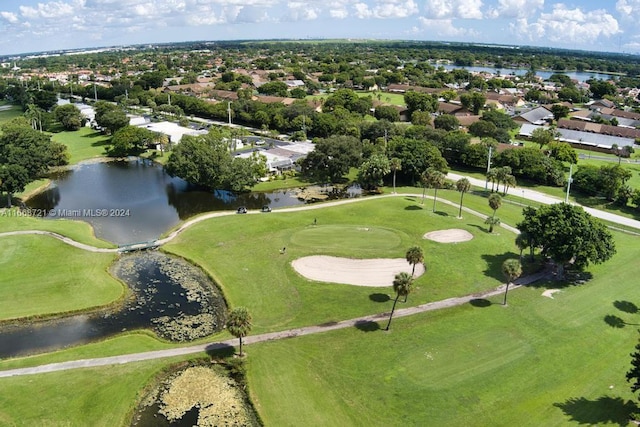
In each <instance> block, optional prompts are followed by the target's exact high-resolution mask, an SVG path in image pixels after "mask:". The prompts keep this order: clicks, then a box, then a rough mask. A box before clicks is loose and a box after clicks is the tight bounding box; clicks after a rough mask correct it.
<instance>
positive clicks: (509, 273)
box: [502, 258, 522, 305]
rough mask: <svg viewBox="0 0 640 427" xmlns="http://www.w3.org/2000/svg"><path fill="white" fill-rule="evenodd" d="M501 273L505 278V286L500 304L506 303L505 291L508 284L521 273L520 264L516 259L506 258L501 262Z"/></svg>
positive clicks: (507, 288)
mask: <svg viewBox="0 0 640 427" xmlns="http://www.w3.org/2000/svg"><path fill="white" fill-rule="evenodd" d="M502 274H504V277H505V278H506V279H507V287H506V288H505V291H504V301H502V305H507V292H509V285H510V284H511V283H513V281H514V280H516V279H517V278H518V277H520V275H521V274H522V264H520V260H517V259H514V258H512V259H507V260H505V261H504V262H503V263H502Z"/></svg>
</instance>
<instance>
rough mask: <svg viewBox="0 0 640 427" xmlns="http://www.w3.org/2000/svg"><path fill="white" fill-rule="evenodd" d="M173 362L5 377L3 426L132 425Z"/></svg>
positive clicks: (0, 413) (2, 381) (0, 398)
mask: <svg viewBox="0 0 640 427" xmlns="http://www.w3.org/2000/svg"><path fill="white" fill-rule="evenodd" d="M182 359H184V358H182ZM177 360H180V359H173V361H177ZM168 363H169V360H161V361H152V362H144V363H131V364H127V365H118V366H106V367H101V368H91V369H78V370H74V371H67V372H52V373H48V374H43V375H33V376H28V377H14V378H3V379H0V384H2V390H3V393H2V394H1V395H0V425H3V426H26V425H32V426H36V425H37V426H78V427H85V426H96V427H97V426H104V427H114V426H124V425H127V424H126V421H127V420H128V418H129V417H130V414H131V412H132V411H133V409H134V407H135V405H136V403H137V400H138V397H139V393H140V392H141V391H142V389H143V388H144V387H145V386H146V385H147V384H148V383H149V382H150V381H151V380H152V379H153V378H154V377H155V375H156V374H158V373H159V372H160V370H161V369H162V368H163V367H164V366H167V365H168Z"/></svg>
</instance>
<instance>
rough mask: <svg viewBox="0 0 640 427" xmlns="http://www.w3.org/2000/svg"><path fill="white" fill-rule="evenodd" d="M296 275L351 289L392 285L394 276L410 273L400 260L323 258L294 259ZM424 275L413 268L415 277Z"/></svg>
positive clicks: (293, 264)
mask: <svg viewBox="0 0 640 427" xmlns="http://www.w3.org/2000/svg"><path fill="white" fill-rule="evenodd" d="M291 265H292V266H293V269H294V270H296V271H297V272H298V273H300V275H302V276H304V277H306V278H307V279H310V280H316V281H318V282H330V283H344V284H347V285H355V286H371V287H385V286H392V285H393V279H394V277H395V275H396V274H398V273H401V272H403V271H404V272H407V273H409V274H411V270H412V268H413V267H412V266H411V264H409V263H408V262H407V260H406V259H404V258H394V259H390V258H376V259H351V258H339V257H332V256H326V255H314V256H308V257H303V258H298V259H296V260H294V261H292V262H291ZM423 274H424V266H423V265H422V264H418V265H416V271H415V276H416V277H418V276H421V275H423Z"/></svg>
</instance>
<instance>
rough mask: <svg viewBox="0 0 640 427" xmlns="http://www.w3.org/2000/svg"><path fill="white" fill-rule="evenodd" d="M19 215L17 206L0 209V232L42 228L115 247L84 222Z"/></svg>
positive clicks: (90, 242)
mask: <svg viewBox="0 0 640 427" xmlns="http://www.w3.org/2000/svg"><path fill="white" fill-rule="evenodd" d="M21 215H23V214H22V213H21V212H19V211H18V209H17V208H13V209H11V210H0V233H3V232H7V231H20V230H44V231H52V232H54V233H58V234H61V235H63V236H66V237H69V238H70V239H73V240H75V241H78V242H80V243H86V244H88V245H91V246H96V247H98V248H114V247H115V246H114V245H113V243H109V242H106V241H104V240H100V239H98V238H97V237H95V235H94V233H93V228H92V227H91V226H90V225H89V224H88V223H86V222H83V221H74V220H67V219H56V220H45V219H41V218H32V217H25V216H21ZM1 239H4V237H0V242H2V240H1Z"/></svg>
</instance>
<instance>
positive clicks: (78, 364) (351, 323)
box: [0, 174, 640, 378]
mask: <svg viewBox="0 0 640 427" xmlns="http://www.w3.org/2000/svg"><path fill="white" fill-rule="evenodd" d="M448 177H449V178H450V179H454V180H457V179H459V178H461V177H462V176H461V175H455V174H449V175H448ZM469 180H470V181H471V182H472V183H473V184H474V185H477V186H483V185H484V182H483V181H481V180H477V179H473V178H469ZM522 191H523V195H524V197H525V198H529V199H531V200H537V201H539V202H542V203H559V202H561V201H562V200H560V199H555V198H551V197H549V196H546V195H542V194H541V193H537V192H534V191H531V190H522ZM534 193H536V194H534ZM380 197H412V198H415V199H416V200H418V199H420V198H422V196H421V195H419V194H413V193H403V194H389V195H382V196H375V197H371V198H357V199H347V200H339V201H332V202H326V203H321V204H316V205H309V206H301V207H293V208H283V209H277V210H274V211H273V213H278V212H295V211H298V210H311V209H322V208H324V207H330V206H335V205H340V204H346V203H355V202H363V201H366V200H374V199H376V198H380ZM425 198H426V199H432V197H431V196H425ZM439 202H440V203H446V204H449V205H451V206H455V207H457V206H458V204H457V203H454V202H450V201H448V200H444V199H439ZM463 210H464V211H465V212H467V213H470V214H473V215H476V216H478V217H480V218H485V219H486V218H487V215H484V214H481V213H479V212H475V211H473V210H471V209H468V208H465V207H463ZM585 210H587V211H588V212H589V213H592V214H593V215H594V216H597V217H599V218H603V219H607V220H609V221H611V222H615V223H619V224H622V225H626V226H629V227H633V228H637V229H640V221H636V220H630V219H628V218H624V217H621V216H619V215H615V214H610V213H608V212H602V211H598V210H596V209H587V208H585ZM594 212H595V213H597V215H596V214H595V213H594ZM249 214H260V212H259V211H250V212H249ZM226 215H236V213H235V212H233V211H228V212H212V213H208V214H203V215H200V216H198V217H195V218H193V219H190V220H188V221H186V222H185V223H183V224H182V225H180V226H179V227H178V228H177V229H176V230H174V231H173V232H171V233H169V235H167V237H164V238H162V239H159V240H157V241H156V242H155V243H156V244H157V246H160V245H164V244H165V243H168V242H170V241H171V240H173V239H175V238H176V237H177V236H178V235H179V234H180V233H182V232H183V231H184V230H186V229H187V228H189V227H191V226H192V225H194V224H197V223H199V222H201V221H204V220H207V219H210V218H214V217H219V216H226ZM263 215H264V214H263ZM500 226H501V227H502V228H505V229H507V230H509V231H512V232H515V233H517V232H518V230H517V229H515V228H514V227H511V226H508V225H505V224H500ZM21 234H42V235H48V236H51V237H54V238H57V239H59V240H61V241H63V242H65V243H67V244H69V245H72V246H75V247H77V248H80V249H85V250H88V251H92V252H118V249H116V248H108V249H106V248H97V247H94V246H91V245H86V244H84V243H80V242H76V241H74V240H72V239H69V238H67V237H65V236H62V235H60V234H58V233H54V232H49V231H42V230H25V231H10V232H4V233H0V237H2V236H9V235H21ZM546 276H547V273H546V272H541V273H538V274H535V275H532V276H528V277H523V278H521V279H519V280H518V281H516V284H515V285H514V286H513V288H514V289H515V288H517V287H520V286H522V285H526V284H529V283H532V282H535V281H537V280H540V279H542V278H545V277H546ZM504 287H505V285H503V286H500V287H498V288H496V289H494V290H491V291H487V292H483V293H478V294H472V295H466V296H461V297H454V298H448V299H445V300H441V301H435V302H431V303H427V304H422V305H419V306H415V307H408V308H404V309H398V310H396V311H395V313H394V317H404V316H409V315H413V314H417V313H423V312H427V311H432V310H438V309H441V308H448V307H454V306H458V305H462V304H466V303H469V302H470V301H471V300H474V299H483V298H487V297H491V296H495V295H498V294H500V293H502V292H504ZM388 316H389V313H387V312H385V313H379V314H374V315H370V316H364V317H358V318H355V319H350V320H343V321H340V322H335V323H333V322H330V323H326V324H322V325H315V326H307V327H302V328H296V329H289V330H286V331H280V332H271V333H267V334H261V335H254V336H249V337H246V338H245V339H244V340H243V342H244V343H246V344H252V343H257V342H263V341H270V340H277V339H283V338H292V337H296V336H303V335H310V334H315V333H321V332H325V331H332V330H336V329H344V328H349V327H357V326H359V325H361V324H366V323H368V322H377V321H380V320H385V319H386V318H387V317H388ZM237 341H238V340H237V339H231V340H226V341H220V342H215V343H210V344H201V345H196V346H190V347H181V348H175V349H167V350H159V351H150V352H144V353H134V354H127V355H120V356H112V357H102V358H95V359H83V360H75V361H69V362H61V363H52V364H47V365H41V366H35V367H31V368H19V369H9V370H5V371H0V378H2V377H11V376H19V375H33V374H39V373H45V372H55V371H63V370H68V369H78V368H86V367H96V366H106V365H114V364H123V363H131V362H138V361H143V360H152V359H160V358H165V357H172V356H179V355H185V354H194V353H201V352H205V351H208V350H214V349H217V348H224V347H228V346H231V345H236V344H237Z"/></svg>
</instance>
